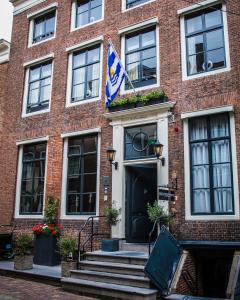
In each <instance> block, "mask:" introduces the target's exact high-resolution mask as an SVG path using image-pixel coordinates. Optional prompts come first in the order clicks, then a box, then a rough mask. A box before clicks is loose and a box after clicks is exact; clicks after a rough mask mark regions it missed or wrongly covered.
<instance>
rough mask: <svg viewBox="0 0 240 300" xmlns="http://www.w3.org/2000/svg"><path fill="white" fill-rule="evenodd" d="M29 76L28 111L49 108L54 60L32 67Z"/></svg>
mask: <svg viewBox="0 0 240 300" xmlns="http://www.w3.org/2000/svg"><path fill="white" fill-rule="evenodd" d="M28 77H29V79H28V96H27V110H26V111H27V113H30V112H35V111H39V110H43V109H47V108H49V102H50V98H51V82H52V62H49V61H48V62H45V63H42V64H39V65H37V66H33V67H30V69H29V76H28Z"/></svg>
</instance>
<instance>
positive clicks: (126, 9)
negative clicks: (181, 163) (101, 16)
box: [122, 0, 156, 12]
mask: <svg viewBox="0 0 240 300" xmlns="http://www.w3.org/2000/svg"><path fill="white" fill-rule="evenodd" d="M155 1H156V0H149V1H147V2H145V3H141V4H138V5H136V6H133V7H130V8H127V0H122V12H125V11H129V10H132V9H134V8H138V7H141V6H144V5H146V4H149V3H152V2H155Z"/></svg>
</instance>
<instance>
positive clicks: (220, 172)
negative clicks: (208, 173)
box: [213, 164, 232, 187]
mask: <svg viewBox="0 0 240 300" xmlns="http://www.w3.org/2000/svg"><path fill="white" fill-rule="evenodd" d="M231 176H232V175H231V167H230V164H220V165H218V164H217V165H214V166H213V187H231V186H232V180H231Z"/></svg>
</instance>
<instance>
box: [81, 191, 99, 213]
mask: <svg viewBox="0 0 240 300" xmlns="http://www.w3.org/2000/svg"><path fill="white" fill-rule="evenodd" d="M82 210H83V212H85V213H92V212H95V211H96V194H95V193H89V194H86V195H83V202H82Z"/></svg>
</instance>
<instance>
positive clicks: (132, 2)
mask: <svg viewBox="0 0 240 300" xmlns="http://www.w3.org/2000/svg"><path fill="white" fill-rule="evenodd" d="M126 1H127V8H131V7H133V6H136V5H140V4H142V3H145V2H148V1H150V0H126Z"/></svg>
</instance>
